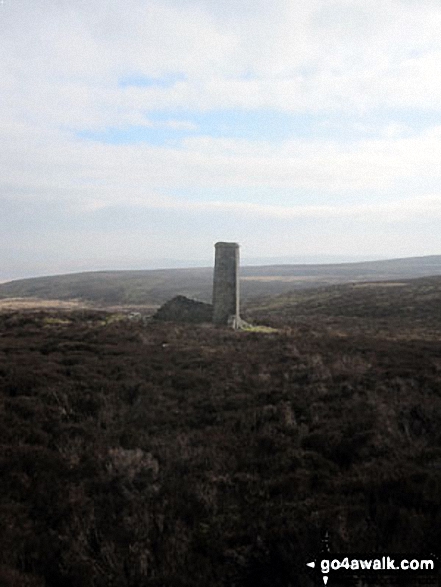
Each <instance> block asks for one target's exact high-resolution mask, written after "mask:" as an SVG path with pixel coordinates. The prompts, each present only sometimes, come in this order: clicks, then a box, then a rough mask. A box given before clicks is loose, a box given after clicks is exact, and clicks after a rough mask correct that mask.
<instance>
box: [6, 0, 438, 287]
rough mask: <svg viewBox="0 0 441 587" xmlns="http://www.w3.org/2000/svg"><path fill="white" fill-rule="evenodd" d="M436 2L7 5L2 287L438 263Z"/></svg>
mask: <svg viewBox="0 0 441 587" xmlns="http://www.w3.org/2000/svg"><path fill="white" fill-rule="evenodd" d="M440 30H441V3H440V2H439V0H369V2H367V1H366V0H271V2H269V1H268V0H241V1H240V2H238V1H237V0H221V1H219V0H44V1H43V0H41V1H39V0H0V250H1V260H0V280H5V279H11V278H17V277H27V276H34V275H44V274H57V273H66V272H73V271H82V270H102V269H143V268H145V269H148V268H154V267H161V266H164V267H165V266H173V265H176V266H178V265H180V266H182V265H184V266H185V265H189V266H190V265H192V264H198V263H199V264H205V265H210V264H211V263H212V261H213V256H214V247H213V244H214V243H215V242H216V241H219V240H222V241H235V242H239V243H240V245H241V255H242V259H243V260H244V262H247V260H248V261H250V262H251V261H252V260H260V259H265V258H268V259H279V260H280V259H287V260H296V259H298V260H306V261H307V260H320V259H323V260H325V259H329V260H340V259H341V260H343V259H349V258H350V259H354V260H356V259H368V258H369V259H375V258H393V257H409V256H420V255H431V254H440V253H441V230H440V229H439V225H440V220H441V181H440V180H441V164H440V163H441V35H440Z"/></svg>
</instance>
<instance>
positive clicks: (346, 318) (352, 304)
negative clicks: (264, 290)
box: [245, 277, 441, 336]
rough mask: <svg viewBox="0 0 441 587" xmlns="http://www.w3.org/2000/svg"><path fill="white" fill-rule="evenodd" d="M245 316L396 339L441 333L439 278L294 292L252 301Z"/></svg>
mask: <svg viewBox="0 0 441 587" xmlns="http://www.w3.org/2000/svg"><path fill="white" fill-rule="evenodd" d="M245 315H246V317H247V318H248V319H250V320H254V321H257V322H259V321H262V320H263V321H264V322H265V323H268V324H270V325H273V326H283V325H285V326H287V325H296V324H301V323H302V322H305V321H306V322H307V323H314V322H315V323H318V324H320V325H322V326H323V325H325V324H328V325H331V324H334V325H337V324H340V325H342V326H343V327H344V325H347V327H348V328H349V329H350V330H351V331H353V330H354V329H355V328H356V327H357V325H358V324H359V325H360V327H361V328H362V329H363V330H364V331H365V332H366V329H368V328H370V329H375V328H376V329H379V328H383V330H384V329H386V328H388V329H389V330H390V332H391V333H392V334H393V335H397V334H398V333H399V332H401V331H403V329H406V328H407V329H413V330H415V329H419V331H420V335H421V336H428V334H429V333H430V332H433V333H434V334H435V335H437V333H438V332H439V331H440V330H441V277H424V278H419V279H409V280H399V281H383V282H381V281H380V282H360V283H350V284H339V285H334V286H328V287H322V288H319V289H308V290H304V291H293V292H290V293H288V294H283V295H279V296H271V297H267V298H263V299H259V300H249V301H248V303H247V305H246V310H245Z"/></svg>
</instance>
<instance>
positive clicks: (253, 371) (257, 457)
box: [0, 276, 441, 587]
mask: <svg viewBox="0 0 441 587" xmlns="http://www.w3.org/2000/svg"><path fill="white" fill-rule="evenodd" d="M243 315H244V317H245V318H246V320H247V321H249V322H250V323H253V324H255V325H256V326H257V327H256V328H255V329H254V330H249V331H232V330H228V329H224V328H214V327H212V326H211V325H210V324H201V325H186V324H177V323H172V322H170V323H167V322H165V323H163V322H157V321H155V320H154V319H151V318H149V317H145V318H143V319H138V318H136V319H133V317H132V316H131V315H130V314H128V313H126V312H124V311H118V312H116V311H110V310H109V309H107V310H99V309H91V308H88V307H81V305H78V302H75V305H72V306H69V305H68V304H67V303H66V304H61V305H60V306H59V307H55V306H52V307H50V308H45V307H44V305H43V304H40V305H39V306H38V307H32V304H29V306H27V307H25V306H22V307H21V308H20V309H18V308H15V309H14V306H13V305H10V306H8V307H7V306H4V307H3V309H2V310H1V311H0V404H1V409H0V444H1V447H2V450H1V451H0V474H1V479H2V483H1V486H0V519H1V528H2V531H1V532H0V584H1V585H8V586H17V587H18V586H24V587H43V586H46V587H58V586H60V585H63V586H66V587H74V586H75V587H77V586H78V587H83V586H84V587H101V586H103V587H104V586H106V587H107V586H121V587H142V586H146V587H160V586H161V587H162V586H164V587H165V586H170V587H173V586H175V587H190V586H191V587H194V586H209V587H221V586H222V587H226V586H230V587H242V586H244V587H248V586H249V587H251V586H253V587H270V586H271V587H294V586H296V587H297V586H300V587H312V586H313V585H315V584H317V583H315V579H314V577H312V576H310V574H309V573H308V569H307V567H306V566H305V563H306V562H307V561H308V560H310V559H311V557H312V558H314V556H316V555H317V553H318V552H319V550H320V548H321V545H322V539H323V536H324V535H325V534H326V533H327V534H328V535H329V544H330V547H331V549H332V551H334V552H348V553H351V552H360V553H372V552H386V551H388V552H393V553H400V552H401V553H409V552H410V553H415V554H417V553H428V552H438V553H439V545H440V544H441V509H440V505H441V277H430V278H427V277H424V278H420V279H406V278H403V277H399V278H398V279H394V278H393V276H392V277H391V276H389V277H388V279H387V280H386V279H385V280H384V281H381V282H378V281H370V282H366V281H365V282H363V283H362V282H358V283H354V282H353V283H347V284H333V285H329V284H327V285H326V286H324V287H320V288H315V289H309V290H306V289H302V290H297V291H291V292H281V293H279V295H269V296H267V297H261V298H259V299H257V298H249V299H248V300H246V301H245V303H244V306H243ZM259 326H269V327H271V328H267V329H264V328H262V329H260V328H259ZM333 584H336V583H335V582H334V583H333ZM373 584H375V583H373ZM392 584H394V583H392ZM397 584H402V585H403V584H408V585H412V584H413V583H412V582H411V580H410V579H409V578H407V579H406V578H403V577H400V579H399V583H397Z"/></svg>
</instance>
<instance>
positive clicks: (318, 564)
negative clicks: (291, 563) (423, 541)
mask: <svg viewBox="0 0 441 587" xmlns="http://www.w3.org/2000/svg"><path fill="white" fill-rule="evenodd" d="M306 566H307V567H308V568H309V569H311V571H312V572H313V573H314V575H315V576H316V579H317V582H318V584H322V585H323V584H324V585H328V582H329V585H330V587H331V585H332V582H333V580H334V579H335V580H336V582H335V583H334V584H338V585H341V584H343V583H344V584H347V585H351V584H352V585H354V584H357V582H358V584H360V581H361V582H362V583H365V584H367V585H369V584H372V585H388V584H389V585H391V584H395V583H397V584H398V583H399V581H400V579H401V580H402V579H403V578H404V576H406V583H407V582H408V580H409V579H411V580H412V581H411V583H412V585H429V586H430V585H433V586H435V585H438V584H439V583H438V580H439V577H440V564H439V559H438V557H437V556H435V555H433V554H431V555H430V556H427V557H426V556H424V557H422V556H421V555H407V554H406V555H405V554H399V555H391V554H375V555H368V556H366V555H363V554H334V553H333V554H331V553H330V552H326V553H324V554H322V555H321V556H320V557H317V558H316V559H314V560H311V561H309V562H307V563H306Z"/></svg>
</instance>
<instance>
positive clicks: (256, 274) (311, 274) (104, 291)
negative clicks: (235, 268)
mask: <svg viewBox="0 0 441 587" xmlns="http://www.w3.org/2000/svg"><path fill="white" fill-rule="evenodd" d="M429 275H441V256H428V257H414V258H408V259H395V260H390V261H368V262H363V263H342V264H335V265H269V266H255V267H254V266H247V267H242V268H241V296H242V299H243V300H248V299H251V298H258V297H261V296H265V295H277V294H282V293H285V292H289V291H292V290H299V289H305V288H311V287H317V286H326V285H330V284H336V283H345V282H352V281H355V282H359V281H373V280H391V279H392V280H396V279H409V278H416V277H424V276H429ZM212 278H213V270H212V268H192V269H163V270H151V271H101V272H87V273H76V274H69V275H58V276H51V277H38V278H33V279H21V280H16V281H11V282H8V283H4V284H0V299H5V298H21V297H27V298H29V297H30V298H39V299H46V300H48V299H50V300H71V299H74V300H83V301H85V302H89V303H92V304H94V305H109V304H110V305H118V304H121V305H129V306H130V305H132V306H137V305H144V306H158V305H160V304H162V303H164V302H165V301H166V300H168V299H170V298H172V297H174V296H176V295H185V296H187V297H190V298H195V299H199V300H201V301H207V302H209V301H211V295H212Z"/></svg>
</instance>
